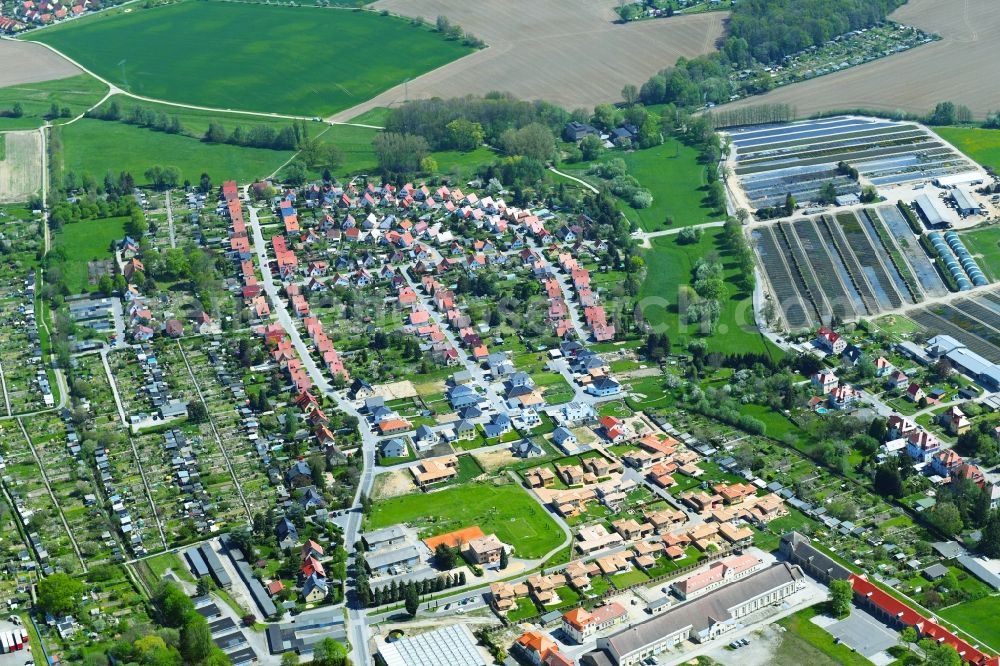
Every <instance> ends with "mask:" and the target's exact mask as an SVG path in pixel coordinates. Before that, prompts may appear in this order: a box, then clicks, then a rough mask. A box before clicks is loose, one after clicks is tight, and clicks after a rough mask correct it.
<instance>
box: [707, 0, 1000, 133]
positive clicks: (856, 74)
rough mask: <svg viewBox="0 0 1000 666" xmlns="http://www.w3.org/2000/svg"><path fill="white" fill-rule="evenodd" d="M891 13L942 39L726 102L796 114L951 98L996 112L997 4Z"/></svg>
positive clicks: (923, 4) (932, 3)
mask: <svg viewBox="0 0 1000 666" xmlns="http://www.w3.org/2000/svg"><path fill="white" fill-rule="evenodd" d="M891 18H892V19H893V20H895V21H898V22H899V23H903V24H905V25H914V26H917V27H919V28H922V29H923V30H927V31H929V32H936V33H937V34H939V35H941V36H942V37H943V38H944V39H943V40H942V41H940V42H935V43H933V44H926V45H924V46H920V47H918V48H916V49H913V50H912V51H908V52H906V53H903V54H898V55H893V56H890V57H888V58H884V59H882V60H876V61H875V62H871V63H868V64H867V65H862V66H860V67H854V68H851V69H849V70H847V71H844V72H840V73H837V74H830V75H828V76H823V77H820V78H818V79H813V80H812V81H806V82H804V83H796V84H794V85H791V86H787V87H784V88H779V89H778V90H775V91H773V92H770V93H768V94H766V95H762V96H759V97H751V98H749V99H746V100H741V101H739V102H736V103H735V104H733V105H731V107H732V108H736V107H738V106H746V105H753V104H763V103H775V104H777V103H784V104H790V105H791V106H794V107H796V108H797V109H798V112H799V115H800V116H808V115H811V114H813V113H816V112H818V111H826V110H830V109H850V108H858V107H863V108H868V109H877V110H883V111H896V110H903V111H908V112H912V113H926V112H927V111H930V110H931V109H933V108H934V105H935V104H937V103H938V102H941V101H946V100H951V101H953V102H955V103H956V104H965V105H966V106H968V107H969V108H970V109H972V112H973V113H974V114H975V115H976V116H977V117H980V118H982V117H984V116H985V115H986V114H987V112H990V111H997V110H1000V87H998V86H997V85H995V81H996V55H997V53H998V49H1000V2H997V0H946V1H942V0H910V1H909V3H908V4H906V5H904V6H903V7H901V8H900V9H899V10H897V11H896V12H894V13H893V14H892V17H891ZM722 108H724V109H725V108H730V105H727V106H725V107H722Z"/></svg>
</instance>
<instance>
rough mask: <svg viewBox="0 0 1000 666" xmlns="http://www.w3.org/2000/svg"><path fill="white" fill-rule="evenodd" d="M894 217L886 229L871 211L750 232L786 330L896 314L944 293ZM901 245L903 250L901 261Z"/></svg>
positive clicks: (901, 222) (903, 225)
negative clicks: (918, 278)
mask: <svg viewBox="0 0 1000 666" xmlns="http://www.w3.org/2000/svg"><path fill="white" fill-rule="evenodd" d="M892 210H895V209H892ZM890 212H891V211H890ZM891 219H892V220H893V225H891V226H887V225H885V224H883V219H882V218H880V217H879V216H878V215H876V213H875V212H874V211H873V210H870V209H869V210H866V211H864V212H863V213H862V214H861V215H858V214H855V213H853V212H845V213H840V214H839V215H837V217H836V219H835V218H833V217H831V216H829V215H824V216H820V217H815V218H804V219H799V220H795V221H793V222H788V221H783V222H778V223H773V224H767V225H765V226H761V227H758V228H756V229H755V230H754V231H753V234H752V235H753V238H754V246H755V248H756V250H757V254H758V257H759V259H760V263H761V267H762V268H763V271H764V273H765V275H766V276H767V279H768V283H769V285H770V289H771V293H772V294H773V296H774V297H775V298H776V299H777V301H778V304H779V307H780V310H781V313H782V316H783V317H784V319H785V322H786V323H787V324H788V327H789V328H790V329H791V330H795V329H796V328H801V327H804V326H807V325H810V324H820V323H822V324H829V323H830V322H831V321H832V320H833V317H834V316H836V318H837V319H839V320H844V321H846V320H851V319H856V318H858V317H863V316H868V315H877V314H879V313H880V312H885V311H890V310H896V309H899V308H901V307H905V306H908V305H913V304H916V303H919V302H920V301H921V300H923V298H924V296H925V294H929V295H932V296H942V295H945V294H947V290H946V289H945V288H944V284H943V282H941V279H940V278H939V277H938V276H937V273H936V268H935V267H934V265H933V264H932V263H931V260H930V258H929V257H928V256H927V255H926V253H925V252H924V251H923V249H922V248H921V247H919V246H918V244H917V240H916V237H915V235H914V234H912V233H909V232H908V229H909V227H908V225H907V224H906V222H905V220H902V218H901V217H900V218H899V219H897V218H896V217H892V218H891ZM900 247H904V248H906V257H907V258H906V259H904V255H903V252H902V251H901V250H900V249H899V248H900ZM914 267H915V268H916V269H917V270H916V273H917V275H919V276H920V277H921V279H922V281H921V283H920V284H921V285H922V286H923V287H921V286H918V284H917V281H916V279H915V278H914V276H913V273H914V270H913V268H914Z"/></svg>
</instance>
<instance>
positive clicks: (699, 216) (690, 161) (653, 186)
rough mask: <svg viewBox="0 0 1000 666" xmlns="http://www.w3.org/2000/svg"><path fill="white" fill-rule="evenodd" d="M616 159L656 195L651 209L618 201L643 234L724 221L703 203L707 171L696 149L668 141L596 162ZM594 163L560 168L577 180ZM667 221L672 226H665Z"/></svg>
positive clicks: (613, 153)
mask: <svg viewBox="0 0 1000 666" xmlns="http://www.w3.org/2000/svg"><path fill="white" fill-rule="evenodd" d="M615 158H620V159H623V160H625V164H626V165H627V166H628V172H629V174H630V175H632V176H634V177H635V179H636V180H638V181H639V183H640V184H641V185H642V187H644V188H646V189H647V190H649V191H650V193H652V195H653V205H652V206H650V207H649V208H642V209H637V208H632V207H631V206H629V205H628V204H627V203H625V202H624V201H619V208H620V209H621V211H622V212H623V213H625V216H626V217H628V219H629V220H632V221H634V222H635V223H636V224H638V225H639V227H640V228H641V229H642V230H643V231H660V230H662V229H670V228H674V227H689V226H692V225H695V224H702V223H703V222H714V221H716V220H720V219H723V218H721V217H720V216H719V215H718V214H717V212H716V211H714V210H712V209H711V208H709V207H707V206H705V205H704V203H703V200H704V198H705V195H706V191H705V190H704V189H703V188H704V187H705V167H704V166H703V165H701V164H699V163H698V151H697V150H695V149H694V148H691V147H689V146H685V145H684V144H682V143H681V142H680V141H678V140H677V139H668V140H667V141H666V142H664V143H663V144H662V145H660V146H656V147H654V148H647V149H645V150H634V151H631V152H622V151H619V150H609V151H606V152H605V153H604V154H603V155H601V156H600V157H599V158H598V159H597V160H595V162H606V161H608V160H612V159H615ZM595 162H577V163H573V164H562V165H560V166H559V168H560V169H561V170H563V171H565V172H566V173H569V174H572V175H574V176H582V174H583V173H586V171H587V169H589V168H590V166H591V165H592V164H594V163H595ZM585 180H589V181H591V182H592V183H594V184H595V185H596V184H598V181H599V180H600V179H599V178H597V177H596V176H587V177H586V178H585ZM667 218H670V219H671V220H672V221H673V224H671V225H668V224H666V220H667Z"/></svg>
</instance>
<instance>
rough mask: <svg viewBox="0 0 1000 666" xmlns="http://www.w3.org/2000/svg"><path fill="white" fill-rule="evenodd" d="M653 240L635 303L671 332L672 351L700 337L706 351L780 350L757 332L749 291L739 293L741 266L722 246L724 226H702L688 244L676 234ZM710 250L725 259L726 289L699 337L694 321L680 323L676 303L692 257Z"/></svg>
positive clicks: (652, 321)
mask: <svg viewBox="0 0 1000 666" xmlns="http://www.w3.org/2000/svg"><path fill="white" fill-rule="evenodd" d="M651 242H652V248H650V249H648V250H646V251H645V252H644V254H643V257H644V258H645V260H646V279H645V281H644V282H643V283H642V287H641V288H640V290H639V297H640V300H639V303H640V306H641V307H642V312H643V315H644V316H645V318H646V321H648V322H649V323H650V324H652V325H653V326H656V327H658V328H659V329H660V330H659V332H662V333H666V334H667V335H668V336H670V340H671V342H672V343H673V345H674V348H675V349H676V350H683V349H684V348H686V347H687V344H688V343H689V342H690V341H691V340H694V339H704V340H705V341H706V342H707V344H708V348H709V350H710V351H718V352H722V353H744V352H757V353H761V352H767V353H778V351H777V350H776V349H775V348H774V347H773V346H772V345H770V344H769V343H767V342H766V341H765V338H764V337H763V336H762V335H761V334H760V333H759V332H758V331H757V327H756V324H755V323H754V318H753V307H752V304H751V299H750V295H749V294H744V293H741V292H740V291H739V290H738V289H737V287H736V285H735V284H734V283H733V280H734V278H735V277H736V274H737V271H738V270H739V269H738V268H737V266H736V263H735V261H733V257H732V255H731V254H730V253H729V251H728V250H727V249H726V248H725V246H724V245H723V234H722V229H719V228H712V229H706V230H705V233H704V234H703V235H702V237H701V240H700V241H698V242H697V243H692V244H690V245H681V244H679V243H678V242H677V237H676V236H664V237H660V238H654V239H653V240H652V241H651ZM713 253H714V254H716V255H718V257H719V259H720V260H721V261H722V263H723V276H724V278H725V280H726V293H725V295H724V296H723V298H722V300H721V302H720V306H721V316H720V318H719V323H718V325H717V326H716V329H715V332H714V333H712V334H711V335H708V336H700V335H698V330H697V328H698V326H697V324H687V322H685V325H684V326H681V317H680V314H679V312H678V303H679V302H680V301H681V299H682V294H684V293H685V292H686V289H685V288H684V287H685V285H689V284H690V283H691V278H692V275H691V271H692V267H693V266H694V264H695V262H696V261H697V260H698V259H699V258H701V257H705V256H708V255H710V254H713ZM684 298H687V297H686V296H685V297H684Z"/></svg>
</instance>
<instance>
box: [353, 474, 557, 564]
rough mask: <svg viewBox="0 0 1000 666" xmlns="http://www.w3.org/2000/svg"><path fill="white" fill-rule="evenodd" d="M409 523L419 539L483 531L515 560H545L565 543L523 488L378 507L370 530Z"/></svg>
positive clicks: (459, 491)
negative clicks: (511, 551)
mask: <svg viewBox="0 0 1000 666" xmlns="http://www.w3.org/2000/svg"><path fill="white" fill-rule="evenodd" d="M396 523H409V524H410V525H412V526H414V527H416V528H417V530H418V531H419V532H420V536H421V538H426V537H431V536H437V535H439V534H445V533H446V532H451V531H454V530H457V529H461V528H463V527H472V526H473V525H479V527H480V528H481V529H482V530H483V532H485V533H486V534H491V533H492V534H496V535H497V538H499V539H500V540H501V541H503V542H504V543H507V544H511V545H513V546H514V548H515V555H516V556H517V557H526V558H536V557H541V556H542V555H545V554H546V553H548V552H549V551H550V550H552V549H553V548H555V547H557V546H558V545H559V544H560V543H562V541H563V538H564V536H563V533H562V530H560V529H559V527H558V525H556V523H555V521H553V520H552V518H551V517H549V515H548V514H547V513H546V512H545V509H543V508H542V507H541V506H540V505H539V504H538V502H536V501H535V500H534V499H532V498H531V496H529V495H528V493H527V492H526V491H524V490H523V489H521V488H520V487H518V486H516V485H513V484H508V485H503V486H495V485H492V484H487V483H467V484H462V485H456V486H453V487H451V488H446V489H444V490H440V491H435V492H429V493H414V494H410V495H404V496H402V497H394V498H392V499H388V500H384V501H380V502H376V503H375V507H374V509H373V510H372V513H371V516H369V518H368V525H367V528H368V529H378V528H381V527H388V526H389V525H395V524H396Z"/></svg>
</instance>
